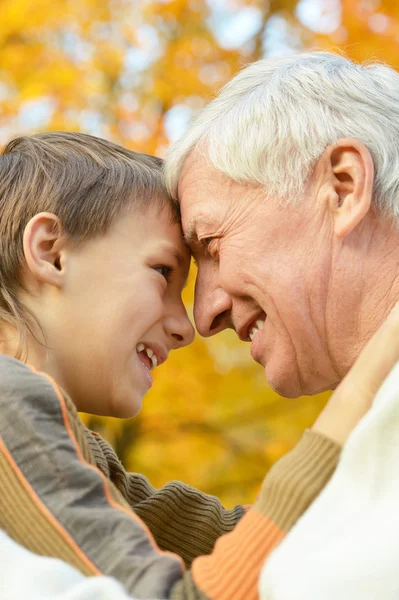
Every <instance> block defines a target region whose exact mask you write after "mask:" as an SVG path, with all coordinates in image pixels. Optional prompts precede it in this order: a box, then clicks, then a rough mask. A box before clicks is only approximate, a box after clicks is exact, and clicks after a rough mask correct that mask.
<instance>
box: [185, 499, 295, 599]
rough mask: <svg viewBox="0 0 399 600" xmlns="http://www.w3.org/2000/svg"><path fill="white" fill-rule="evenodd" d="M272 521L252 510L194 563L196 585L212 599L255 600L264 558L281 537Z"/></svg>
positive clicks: (281, 532)
mask: <svg viewBox="0 0 399 600" xmlns="http://www.w3.org/2000/svg"><path fill="white" fill-rule="evenodd" d="M284 536H285V532H284V531H282V530H281V529H280V528H279V527H277V525H276V524H275V523H273V521H271V520H270V519H268V518H267V517H265V516H264V515H262V514H261V513H259V512H258V511H256V510H254V509H252V510H250V511H248V512H247V513H246V515H245V516H244V517H243V518H242V519H241V521H240V522H239V523H238V525H237V526H236V527H235V529H234V530H233V531H232V532H231V533H228V534H227V535H224V536H222V537H221V538H220V539H219V540H218V541H217V542H216V544H215V548H214V551H213V552H212V554H210V555H208V556H200V557H199V558H197V559H196V560H195V561H194V562H193V566H192V575H193V579H194V582H195V584H196V585H197V586H198V587H199V589H200V590H201V591H203V592H204V593H205V594H206V595H207V596H209V598H211V599H212V600H232V599H233V598H234V600H257V599H258V598H259V592H258V580H259V575H260V571H261V569H262V566H263V563H264V561H265V559H266V557H267V556H268V555H269V554H270V553H271V552H272V550H273V549H274V548H275V546H276V545H277V544H279V542H280V541H281V540H282V539H283V538H284Z"/></svg>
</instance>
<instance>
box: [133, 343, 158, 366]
mask: <svg viewBox="0 0 399 600" xmlns="http://www.w3.org/2000/svg"><path fill="white" fill-rule="evenodd" d="M143 350H145V353H146V354H147V356H148V358H149V359H150V361H151V362H152V369H155V367H157V366H158V359H157V357H156V356H155V354H154V352H153V351H152V350H151V348H147V346H146V345H145V344H143V342H140V343H139V344H137V346H136V351H137V352H142V351H143Z"/></svg>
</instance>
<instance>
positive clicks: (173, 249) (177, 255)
mask: <svg viewBox="0 0 399 600" xmlns="http://www.w3.org/2000/svg"><path fill="white" fill-rule="evenodd" d="M161 250H162V251H164V252H169V253H170V254H171V255H172V256H174V258H175V259H176V260H177V262H178V264H179V267H180V266H182V265H184V264H185V263H186V261H187V258H186V257H185V256H184V255H183V254H182V253H181V252H179V250H178V249H177V248H176V247H175V246H172V245H169V244H164V245H163V246H162V247H161Z"/></svg>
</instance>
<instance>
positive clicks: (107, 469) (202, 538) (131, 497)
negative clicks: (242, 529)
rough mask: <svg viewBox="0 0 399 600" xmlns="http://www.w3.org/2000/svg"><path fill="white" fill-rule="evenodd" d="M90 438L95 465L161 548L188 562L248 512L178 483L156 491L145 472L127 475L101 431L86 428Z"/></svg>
mask: <svg viewBox="0 0 399 600" xmlns="http://www.w3.org/2000/svg"><path fill="white" fill-rule="evenodd" d="M88 437H89V443H90V447H91V448H92V450H93V454H94V456H95V457H96V462H97V466H98V467H99V468H100V469H101V470H102V471H103V472H104V473H105V474H106V475H107V476H108V477H109V478H110V479H111V481H112V482H113V483H114V484H115V486H116V487H117V488H118V490H119V491H120V492H121V493H122V495H123V496H124V498H125V499H126V500H127V502H128V503H129V505H130V506H131V507H132V509H133V510H134V512H135V513H136V514H137V515H138V516H139V517H140V518H141V519H142V520H143V521H144V523H145V524H146V525H147V527H148V528H149V529H150V531H151V533H152V535H153V536H154V538H155V540H156V542H157V544H158V546H159V547H160V548H162V550H167V551H169V552H175V553H176V554H178V555H179V556H181V557H182V558H183V560H184V562H185V564H186V566H190V565H191V563H192V561H193V560H194V558H196V557H197V556H201V555H204V554H210V553H211V552H212V550H213V547H214V545H215V542H216V540H217V539H218V538H219V537H220V536H221V535H223V534H225V533H228V532H230V531H232V529H233V528H234V527H235V525H236V524H237V523H238V521H239V520H240V519H241V517H242V516H243V514H244V513H245V509H244V508H243V507H242V506H239V505H238V506H236V507H235V508H233V509H232V510H227V509H225V508H224V507H223V506H222V504H221V502H220V500H218V498H216V497H215V496H211V495H207V494H203V493H202V492H200V491H199V490H197V489H195V488H193V487H191V486H189V485H186V484H184V483H181V482H180V481H172V482H170V483H168V484H167V485H165V486H164V487H162V488H160V489H156V488H154V487H153V486H152V485H151V484H150V482H149V481H148V479H147V478H146V477H144V476H143V475H140V474H138V473H127V472H126V471H125V469H124V468H123V466H122V464H121V462H120V461H119V459H118V457H117V456H116V454H115V451H114V450H113V448H112V447H111V446H110V445H109V444H108V442H106V441H105V440H104V439H103V438H101V437H100V436H99V435H98V434H95V433H94V434H93V433H91V432H88ZM90 437H92V438H94V440H95V441H94V443H93V441H92V440H90ZM95 444H97V448H96V447H95Z"/></svg>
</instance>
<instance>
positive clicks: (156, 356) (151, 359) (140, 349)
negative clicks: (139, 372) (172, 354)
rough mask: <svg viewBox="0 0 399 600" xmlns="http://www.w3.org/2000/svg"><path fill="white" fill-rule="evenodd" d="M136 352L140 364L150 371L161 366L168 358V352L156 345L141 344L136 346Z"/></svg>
mask: <svg viewBox="0 0 399 600" xmlns="http://www.w3.org/2000/svg"><path fill="white" fill-rule="evenodd" d="M136 352H137V355H138V358H139V360H140V362H141V363H142V364H143V365H144V366H145V367H146V368H147V369H148V370H149V371H151V370H152V369H155V367H157V366H159V365H161V364H162V363H164V362H165V360H166V359H167V358H168V352H167V351H166V350H165V349H164V348H161V347H160V346H158V345H156V344H151V345H150V344H147V343H146V342H140V343H139V344H137V346H136Z"/></svg>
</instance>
